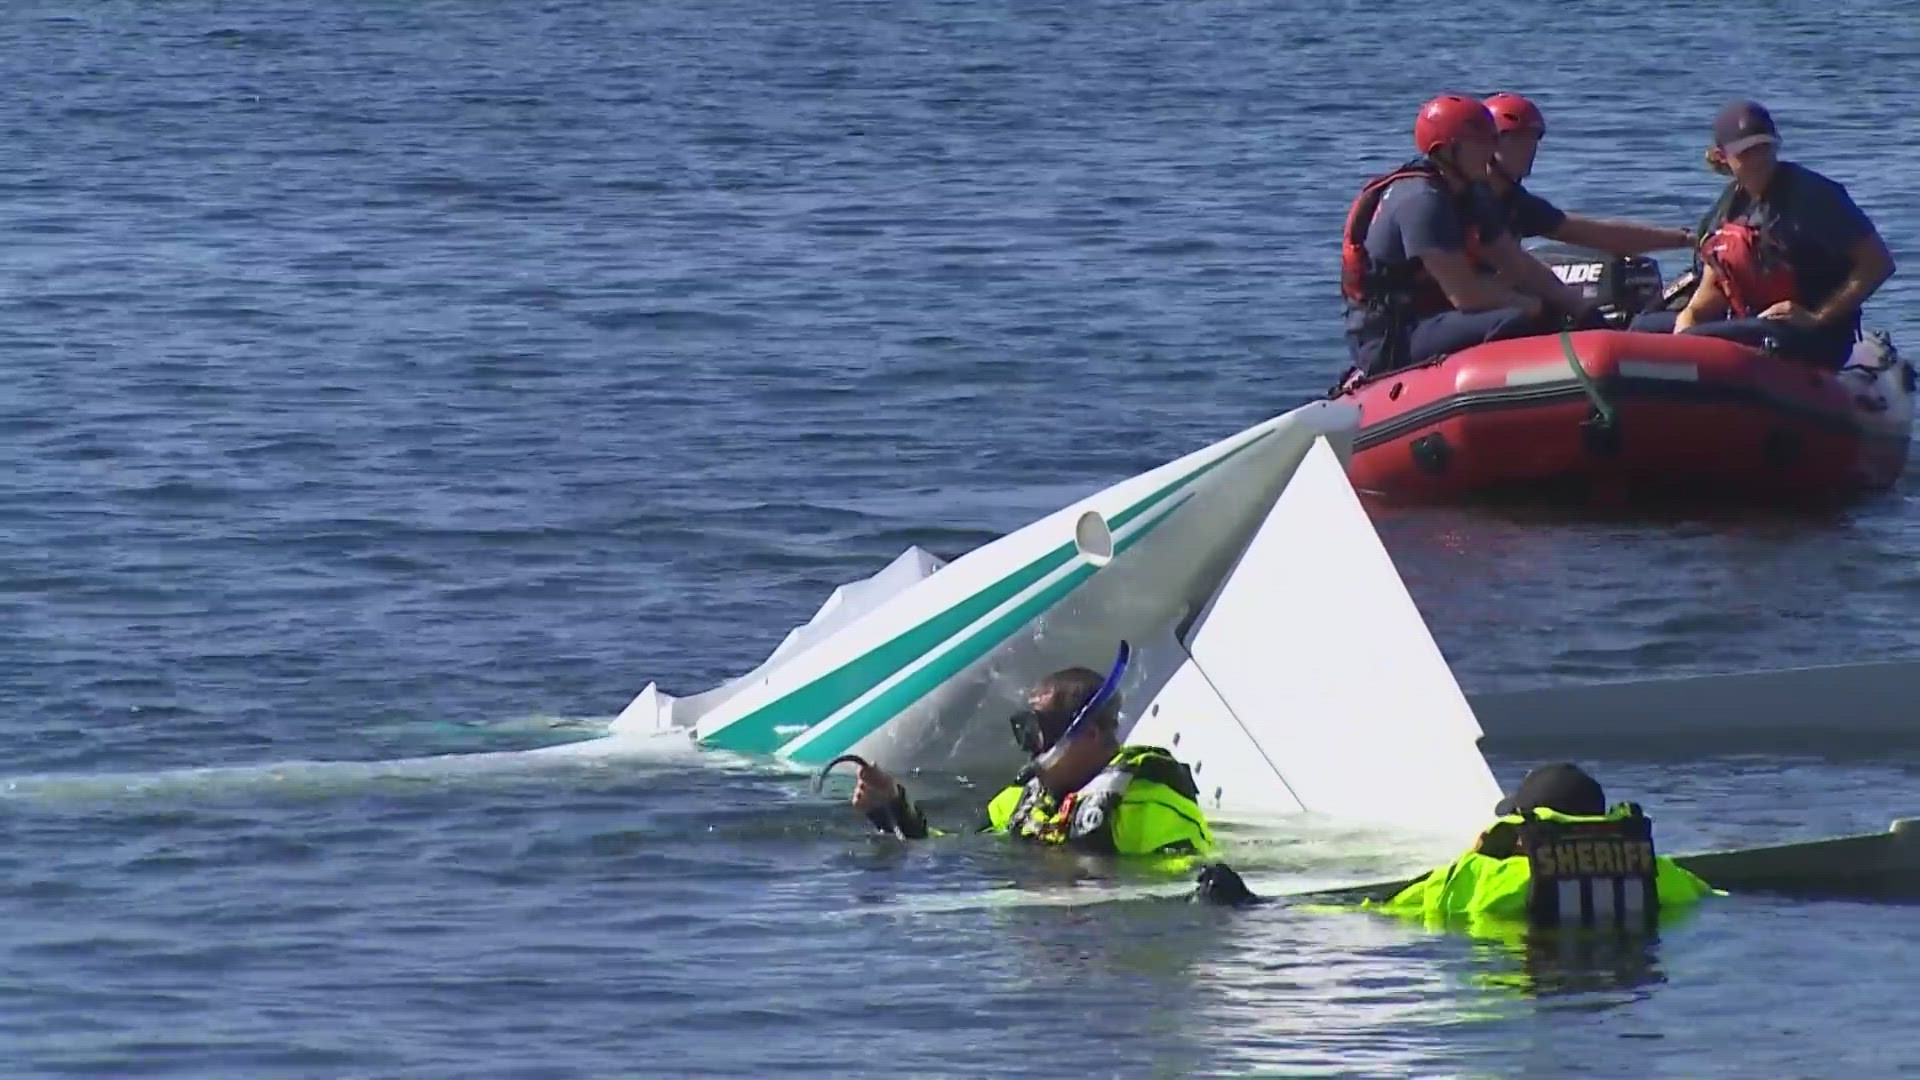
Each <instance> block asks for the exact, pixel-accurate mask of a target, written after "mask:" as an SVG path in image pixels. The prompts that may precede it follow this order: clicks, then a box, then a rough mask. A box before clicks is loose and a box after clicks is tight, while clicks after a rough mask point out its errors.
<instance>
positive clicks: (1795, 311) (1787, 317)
mask: <svg viewBox="0 0 1920 1080" xmlns="http://www.w3.org/2000/svg"><path fill="white" fill-rule="evenodd" d="M1760 317H1761V318H1763V319H1773V320H1775V321H1776V322H1783V323H1786V324H1787V325H1789V326H1802V327H1810V326H1814V325H1816V324H1818V323H1819V321H1820V320H1818V319H1816V318H1814V317H1813V312H1811V311H1808V310H1807V309H1806V308H1803V307H1801V306H1800V305H1799V304H1796V303H1794V302H1793V301H1791V300H1782V301H1780V302H1779V303H1777V304H1775V305H1773V306H1772V307H1770V308H1768V309H1767V310H1765V311H1763V312H1761V313H1760Z"/></svg>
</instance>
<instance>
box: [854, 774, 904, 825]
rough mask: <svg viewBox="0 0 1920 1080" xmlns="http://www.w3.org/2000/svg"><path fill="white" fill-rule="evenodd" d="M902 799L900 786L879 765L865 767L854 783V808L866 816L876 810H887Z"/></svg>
mask: <svg viewBox="0 0 1920 1080" xmlns="http://www.w3.org/2000/svg"><path fill="white" fill-rule="evenodd" d="M899 797H900V785H899V784H897V783H895V782H894V779H893V777H891V776H888V775H887V770H885V769H882V768H881V767H880V766H878V765H865V766H862V767H861V769H860V775H859V777H858V779H856V780H855V781H854V783H853V808H854V809H855V810H858V811H860V812H861V813H864V814H870V813H872V812H873V811H875V810H885V809H886V808H887V807H889V806H892V805H893V803H894V800H895V799H898V798H899Z"/></svg>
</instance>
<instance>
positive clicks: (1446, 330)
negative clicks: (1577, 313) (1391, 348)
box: [1347, 308, 1553, 376]
mask: <svg viewBox="0 0 1920 1080" xmlns="http://www.w3.org/2000/svg"><path fill="white" fill-rule="evenodd" d="M1552 329H1553V326H1551V325H1549V324H1548V321H1547V320H1545V319H1539V318H1535V317H1533V316H1531V315H1528V314H1527V313H1526V312H1524V311H1521V310H1520V309H1519V308H1494V309H1493V310H1491V311H1443V312H1441V313H1440V314H1438V315H1429V316H1427V317H1426V318H1424V319H1415V320H1413V325H1412V326H1411V327H1409V328H1408V331H1407V354H1406V355H1405V356H1403V357H1400V358H1399V362H1398V363H1387V362H1386V359H1385V358H1384V357H1382V356H1381V348H1382V345H1383V344H1384V342H1385V339H1384V338H1382V337H1373V338H1371V339H1366V340H1362V339H1360V338H1359V337H1358V336H1356V335H1354V334H1351V333H1349V334H1348V335H1347V350H1348V352H1349V353H1350V354H1351V355H1352V357H1353V364H1354V366H1355V367H1357V368H1359V369H1360V370H1361V371H1362V372H1364V373H1365V374H1366V375H1368V376H1373V375H1384V374H1386V373H1387V372H1389V371H1396V370H1398V369H1400V368H1402V367H1413V366H1415V365H1417V364H1424V363H1426V362H1427V361H1429V360H1432V359H1433V358H1434V357H1437V356H1444V355H1446V354H1447V353H1457V352H1459V351H1460V350H1462V349H1471V348H1473V347H1474V346H1475V345H1484V344H1486V343H1487V342H1489V341H1504V340H1506V339H1507V338H1517V337H1527V336H1528V335H1531V334H1544V333H1547V332H1549V331H1551V330H1552Z"/></svg>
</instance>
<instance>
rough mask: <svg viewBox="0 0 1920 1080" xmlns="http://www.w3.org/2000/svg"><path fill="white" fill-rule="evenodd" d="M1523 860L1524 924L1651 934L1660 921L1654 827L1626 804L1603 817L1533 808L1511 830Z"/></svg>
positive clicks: (1636, 808) (1631, 804)
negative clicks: (1581, 816) (1525, 884)
mask: <svg viewBox="0 0 1920 1080" xmlns="http://www.w3.org/2000/svg"><path fill="white" fill-rule="evenodd" d="M1516 832H1517V834H1518V838H1519V845H1518V846H1519V849H1520V852H1519V853H1520V854H1521V855H1524V856H1525V857H1526V860H1527V876H1528V890H1527V921H1528V922H1530V923H1532V924H1533V925H1534V926H1539V927H1563V926H1583V927H1594V926H1603V927H1612V928H1616V929H1636V928H1638V929H1652V928H1653V927H1654V926H1656V925H1658V923H1659V921H1660V891H1659V888H1658V886H1657V884H1656V878H1657V877H1658V875H1659V872H1660V864H1659V860H1658V858H1657V857H1656V855H1655V853H1654V849H1653V822H1652V821H1651V820H1650V819H1648V818H1647V816H1646V815H1645V814H1643V813H1641V812H1640V807H1639V806H1637V805H1635V804H1633V803H1626V804H1624V805H1622V806H1620V807H1616V808H1615V809H1614V811H1613V812H1612V813H1610V814H1608V815H1607V816H1605V817H1600V818H1576V817H1567V816H1563V815H1559V814H1553V813H1552V812H1551V811H1549V812H1547V813H1545V814H1542V813H1541V812H1540V811H1537V810H1536V811H1534V812H1532V813H1531V814H1529V815H1527V816H1525V817H1524V818H1523V819H1522V821H1521V823H1520V824H1519V825H1518V826H1517V827H1516Z"/></svg>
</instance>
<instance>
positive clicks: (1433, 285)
mask: <svg viewBox="0 0 1920 1080" xmlns="http://www.w3.org/2000/svg"><path fill="white" fill-rule="evenodd" d="M1414 177H1420V178H1423V179H1426V180H1428V181H1430V182H1432V183H1435V184H1444V183H1445V179H1444V177H1443V174H1442V173H1441V172H1440V169H1439V167H1438V166H1436V165H1434V164H1433V163H1432V162H1430V161H1428V160H1426V159H1425V158H1416V159H1414V160H1413V161H1410V162H1408V163H1407V164H1405V165H1402V166H1400V167H1399V168H1397V169H1395V170H1393V171H1392V172H1389V173H1384V174H1382V175H1380V176H1376V177H1374V178H1373V179H1371V180H1368V181H1367V182H1366V185H1365V186H1363V187H1362V188H1361V189H1360V194H1359V195H1358V196H1357V197H1356V198H1355V199H1354V200H1353V205H1352V206H1351V207H1349V208H1348V209H1347V227H1346V232H1345V233H1344V234H1343V235H1342V237H1341V244H1340V295H1342V296H1344V297H1346V299H1347V301H1348V302H1349V303H1351V304H1353V305H1354V306H1356V307H1368V306H1372V305H1374V304H1377V303H1380V302H1382V301H1385V300H1387V299H1388V297H1389V295H1390V294H1393V293H1401V294H1404V295H1406V296H1408V297H1410V298H1411V299H1412V300H1413V309H1414V310H1413V313H1414V314H1416V315H1427V314H1435V313H1438V312H1442V311H1451V310H1452V309H1453V302H1452V301H1450V300H1448V299H1447V294H1446V293H1445V292H1444V291H1442V290H1441V288H1440V283H1439V282H1437V281H1435V280H1433V276H1432V275H1431V274H1428V273H1427V272H1426V270H1425V268H1423V267H1419V266H1417V265H1413V264H1408V265H1406V266H1402V267H1391V268H1389V267H1384V266H1381V265H1380V264H1378V263H1376V262H1374V260H1373V257H1372V256H1371V255H1368V254H1367V230H1368V229H1369V228H1370V227H1372V225H1373V215H1374V213H1375V211H1377V210H1379V209H1380V199H1381V197H1382V196H1383V195H1385V194H1386V192H1387V188H1388V187H1390V186H1392V185H1393V184H1395V183H1398V182H1399V181H1401V180H1408V179H1412V178H1414ZM1466 233H1467V244H1466V255H1467V259H1468V260H1469V261H1470V262H1473V263H1475V264H1476V265H1477V264H1479V262H1480V261H1481V260H1480V227H1479V225H1478V224H1477V223H1475V222H1471V221H1469V222H1468V223H1467V228H1466Z"/></svg>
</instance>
